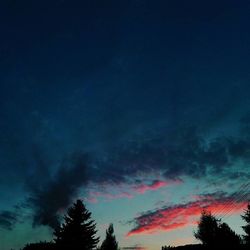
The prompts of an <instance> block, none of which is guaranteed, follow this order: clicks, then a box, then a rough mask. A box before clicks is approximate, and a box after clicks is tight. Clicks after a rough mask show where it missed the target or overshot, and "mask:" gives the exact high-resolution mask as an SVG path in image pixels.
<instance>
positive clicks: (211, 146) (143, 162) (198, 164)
mask: <svg viewBox="0 0 250 250" xmlns="http://www.w3.org/2000/svg"><path fill="white" fill-rule="evenodd" d="M247 138H248V137H247V136H246V135H240V136H235V137H233V136H230V137H228V136H217V137H214V138H212V139H210V140H206V138H205V136H204V135H202V133H201V132H200V131H199V130H198V129H197V128H195V127H192V126H188V127H182V128H180V129H178V130H177V131H168V132H166V133H161V134H158V135H156V136H155V137H154V136H152V137H150V138H143V139H141V140H138V141H132V142H128V143H127V144H125V145H122V146H120V147H117V148H116V149H115V150H113V151H112V156H111V157H110V158H109V159H108V160H107V161H106V163H107V162H108V164H106V169H108V170H109V172H111V173H114V176H111V175H110V176H109V175H106V177H107V179H108V177H110V178H111V179H112V178H114V179H117V180H121V178H125V177H126V176H131V175H135V174H137V173H140V172H144V173H145V172H150V171H158V170H160V171H161V172H163V174H164V176H165V177H166V178H169V179H175V178H178V177H180V176H182V175H187V176H191V177H194V178H199V177H205V176H207V175H214V176H219V175H227V177H230V175H232V172H230V170H234V169H233V164H234V163H235V162H236V161H237V160H241V161H242V162H245V163H246V162H247V161H249V157H250V143H249V140H248V139H247ZM103 165H104V166H105V162H103ZM245 170H247V169H245ZM115 173H117V175H115ZM103 176H105V172H103ZM232 177H233V175H232Z"/></svg>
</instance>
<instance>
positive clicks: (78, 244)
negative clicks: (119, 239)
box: [54, 200, 99, 250]
mask: <svg viewBox="0 0 250 250" xmlns="http://www.w3.org/2000/svg"><path fill="white" fill-rule="evenodd" d="M64 221H65V222H64V223H63V224H62V225H61V226H60V227H59V229H57V230H55V232H54V235H55V236H56V238H55V243H56V246H57V248H58V249H70V250H92V249H95V247H96V245H97V243H98V241H99V238H98V237H96V232H97V231H96V229H95V228H96V224H95V223H94V221H93V220H91V213H90V212H89V211H88V210H87V209H86V208H85V206H84V204H83V203H82V201H81V200H77V201H76V203H74V204H73V206H72V207H70V208H69V209H68V211H67V214H66V215H65V216H64Z"/></svg>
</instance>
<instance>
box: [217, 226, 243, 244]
mask: <svg viewBox="0 0 250 250" xmlns="http://www.w3.org/2000/svg"><path fill="white" fill-rule="evenodd" d="M216 241H217V245H218V246H221V247H223V248H225V247H226V248H231V249H238V247H239V246H240V244H241V238H240V236H239V235H237V234H236V233H235V232H234V231H233V230H232V229H231V228H230V227H229V226H228V224H226V223H222V224H220V225H219V227H218V233H217V236H216Z"/></svg>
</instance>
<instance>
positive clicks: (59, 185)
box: [27, 154, 88, 228]
mask: <svg viewBox="0 0 250 250" xmlns="http://www.w3.org/2000/svg"><path fill="white" fill-rule="evenodd" d="M87 165H88V157H87V156H86V155H84V154H82V155H74V156H72V157H71V158H70V160H66V161H65V162H63V164H62V165H61V166H60V168H59V169H58V171H57V172H56V174H55V175H54V177H53V178H52V179H50V180H48V181H46V182H44V185H43V186H42V187H40V188H36V187H35V186H33V185H32V186H30V197H29V198H28V200H27V203H28V204H29V206H30V207H31V208H32V209H33V213H34V217H33V225H34V226H37V225H47V226H50V227H52V228H56V227H58V225H59V217H58V213H59V211H60V210H61V209H64V208H67V207H68V206H69V205H70V203H71V202H72V199H73V198H74V196H75V195H76V194H77V191H78V189H79V187H81V186H82V185H84V184H86V182H87V179H86V168H87Z"/></svg>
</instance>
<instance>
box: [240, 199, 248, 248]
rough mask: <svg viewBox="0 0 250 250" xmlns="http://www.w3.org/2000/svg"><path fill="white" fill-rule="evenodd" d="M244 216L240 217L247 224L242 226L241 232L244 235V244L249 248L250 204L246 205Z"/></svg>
mask: <svg viewBox="0 0 250 250" xmlns="http://www.w3.org/2000/svg"><path fill="white" fill-rule="evenodd" d="M244 212H245V214H244V215H242V216H241V217H242V218H243V220H244V221H245V222H246V223H247V224H246V225H245V226H243V227H242V228H243V230H244V232H245V233H246V234H245V235H243V239H244V243H245V244H246V245H247V246H250V202H249V203H248V205H247V209H246V210H245V211H244Z"/></svg>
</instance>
